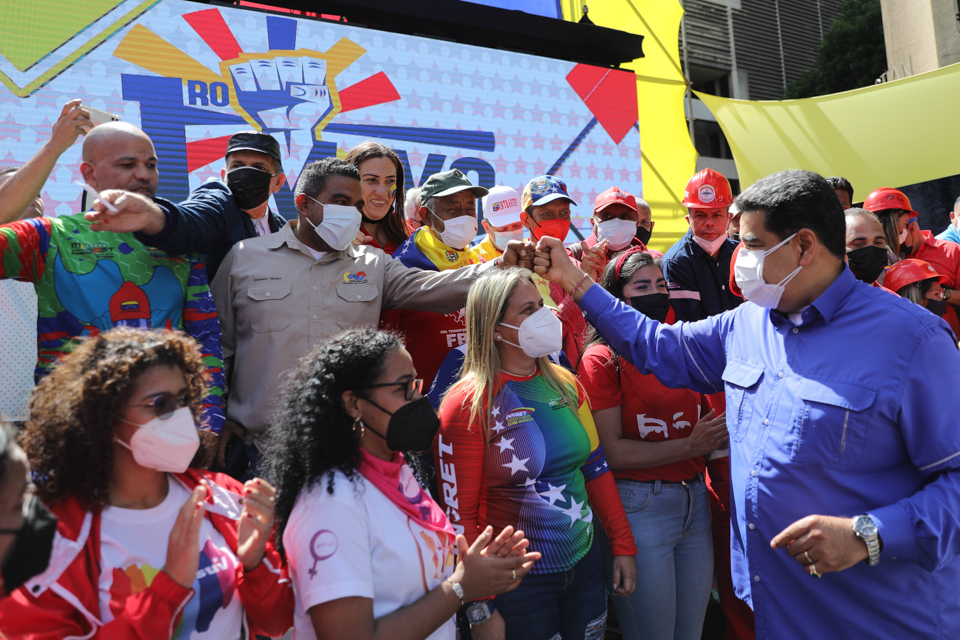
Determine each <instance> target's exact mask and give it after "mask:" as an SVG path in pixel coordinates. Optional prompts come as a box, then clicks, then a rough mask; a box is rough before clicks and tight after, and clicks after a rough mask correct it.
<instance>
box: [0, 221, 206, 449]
mask: <svg viewBox="0 0 960 640" xmlns="http://www.w3.org/2000/svg"><path fill="white" fill-rule="evenodd" d="M0 278H13V279H17V280H21V281H24V282H32V283H33V285H34V288H35V289H36V292H37V300H38V314H37V348H38V359H37V367H36V371H35V376H36V379H37V380H39V379H40V378H42V377H43V376H45V375H46V374H47V373H49V372H50V370H51V369H52V368H53V366H54V364H56V361H57V359H58V358H59V357H60V356H61V355H62V354H64V353H68V352H70V351H71V350H73V348H74V347H75V346H76V345H77V344H78V342H79V339H80V338H83V337H89V336H95V335H98V334H99V333H101V332H103V331H108V330H109V329H112V328H113V327H121V326H122V327H136V328H142V329H180V330H183V331H184V333H186V334H187V335H189V336H191V337H192V338H194V339H195V340H196V341H197V343H198V344H199V345H200V350H201V352H202V354H203V361H204V363H205V364H206V366H207V369H208V371H209V372H210V375H211V387H210V394H209V395H208V396H207V397H206V398H205V399H204V402H203V417H204V422H205V426H206V427H208V428H210V429H212V430H214V431H216V432H219V431H220V429H221V428H222V426H223V402H222V396H223V359H222V353H221V347H220V324H219V322H218V321H217V313H216V308H215V307H214V304H213V297H212V296H211V295H210V289H209V287H208V285H207V272H206V268H205V267H204V263H203V261H202V260H201V259H199V258H197V257H192V256H173V255H170V254H168V253H166V252H163V251H160V250H159V249H153V248H150V247H147V246H145V245H143V244H141V243H140V242H139V241H137V240H136V239H135V238H134V237H133V234H131V233H107V232H96V231H92V230H91V229H90V223H89V222H88V221H87V220H86V219H85V218H84V217H83V214H77V215H73V216H61V217H59V218H32V219H30V220H21V221H18V222H13V223H11V224H7V225H3V226H0Z"/></svg>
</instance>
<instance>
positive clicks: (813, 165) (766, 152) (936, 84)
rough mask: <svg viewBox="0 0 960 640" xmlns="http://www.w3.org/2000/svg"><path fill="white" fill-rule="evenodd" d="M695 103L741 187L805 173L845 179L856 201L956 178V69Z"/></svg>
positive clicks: (959, 75)
mask: <svg viewBox="0 0 960 640" xmlns="http://www.w3.org/2000/svg"><path fill="white" fill-rule="evenodd" d="M697 96H699V97H700V99H702V100H703V101H704V102H705V103H706V105H707V107H709V109H710V111H712V112H713V114H714V115H715V116H716V117H717V120H718V121H719V123H720V127H721V128H722V129H723V133H724V134H725V135H726V137H727V141H728V142H729V143H730V147H731V149H732V150H733V157H734V160H735V161H736V163H737V171H738V172H739V174H740V184H741V185H742V187H743V188H746V187H748V186H750V185H751V184H753V183H754V182H756V180H757V179H758V178H762V177H763V176H766V175H769V174H771V173H774V172H776V171H782V170H784V169H809V170H810V171H815V172H817V173H819V174H821V175H823V176H843V177H845V178H846V179H848V180H849V181H850V182H851V184H853V187H854V189H855V190H856V194H855V196H854V198H855V199H856V200H857V201H862V200H863V199H864V198H865V197H866V196H867V195H868V194H869V193H870V192H871V191H873V190H874V189H877V188H879V187H902V186H907V185H911V184H915V183H917V182H925V181H927V180H935V179H937V178H943V177H946V176H952V175H956V174H958V173H960V138H958V136H957V125H958V122H960V120H958V116H960V64H954V65H951V66H949V67H944V68H942V69H938V70H936V71H931V72H929V73H924V74H921V75H917V76H913V77H910V78H906V79H903V80H897V81H895V82H890V83H887V84H882V85H877V86H873V87H867V88H864V89H856V90H854V91H846V92H844V93H837V94H833V95H829V96H820V97H817V98H806V99H803V100H784V101H780V102H756V101H747V100H730V99H727V98H717V97H715V96H710V95H704V94H700V93H697ZM644 178H646V176H644Z"/></svg>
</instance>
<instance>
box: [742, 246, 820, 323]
mask: <svg viewBox="0 0 960 640" xmlns="http://www.w3.org/2000/svg"><path fill="white" fill-rule="evenodd" d="M795 235H797V234H793V235H792V236H790V237H789V238H787V239H786V240H784V241H783V242H781V243H779V244H778V245H777V246H775V247H773V248H772V249H770V250H769V251H759V250H754V251H751V250H749V249H747V248H746V247H741V248H740V253H738V254H737V262H736V264H735V265H734V267H733V271H734V274H735V275H736V278H737V286H739V287H740V290H741V291H743V297H744V298H746V299H747V300H749V301H750V302H752V303H754V304H755V305H757V306H760V307H766V308H767V309H776V308H777V306H778V305H779V304H780V298H781V297H782V296H783V292H784V290H785V289H786V288H787V283H788V282H790V281H791V280H793V278H794V276H796V275H797V274H798V273H800V269H802V268H803V267H797V268H796V269H794V270H793V271H792V272H791V273H790V275H788V276H787V277H786V278H784V279H783V280H781V281H780V282H779V284H767V283H766V282H764V280H763V261H764V259H765V258H766V257H767V256H768V255H770V254H771V253H773V252H774V251H776V250H777V249H779V248H780V247H782V246H783V245H785V244H787V243H788V242H790V240H791V239H792V238H793V237H794V236H795Z"/></svg>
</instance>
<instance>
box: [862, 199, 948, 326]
mask: <svg viewBox="0 0 960 640" xmlns="http://www.w3.org/2000/svg"><path fill="white" fill-rule="evenodd" d="M863 208H864V209H866V210H868V211H872V212H874V213H875V214H877V217H878V218H879V219H880V222H881V223H883V225H884V232H885V235H887V242H888V244H889V243H890V237H889V236H890V235H892V232H893V229H894V225H895V228H896V230H897V237H896V240H897V241H898V242H899V245H898V246H897V245H895V246H893V247H891V249H893V251H894V253H897V252H899V253H900V255H901V257H904V258H916V259H917V260H923V261H924V262H927V263H929V264H931V265H932V266H933V268H934V269H936V270H937V273H939V274H940V275H941V276H943V281H942V285H943V302H944V303H946V304H931V305H928V306H927V310H928V311H930V312H932V313H935V314H937V315H938V316H941V317H942V318H943V319H944V320H946V321H947V324H949V325H950V328H951V329H953V333H954V334H956V335H960V318H958V317H957V307H958V306H960V290H958V288H960V245H958V244H956V243H954V242H946V241H944V240H937V239H936V238H934V237H933V233H931V232H930V231H921V229H920V225H919V224H918V220H919V217H920V214H919V213H917V212H916V211H914V210H913V208H912V207H911V206H910V199H909V198H908V197H907V196H906V195H905V194H904V193H903V192H902V191H898V190H897V189H891V188H889V187H883V188H881V189H877V190H876V191H874V192H873V193H871V194H870V195H869V196H867V199H866V201H864V203H863ZM884 284H886V283H884ZM937 302H939V301H937Z"/></svg>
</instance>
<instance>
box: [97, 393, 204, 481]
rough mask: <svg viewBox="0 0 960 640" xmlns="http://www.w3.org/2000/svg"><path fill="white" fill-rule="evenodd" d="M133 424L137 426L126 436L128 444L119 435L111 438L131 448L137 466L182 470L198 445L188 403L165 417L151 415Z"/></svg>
mask: <svg viewBox="0 0 960 640" xmlns="http://www.w3.org/2000/svg"><path fill="white" fill-rule="evenodd" d="M125 422H130V421H129V420H125ZM130 424H136V423H135V422H130ZM136 426H137V427H139V428H138V429H137V430H136V431H135V432H134V434H133V437H132V438H130V444H127V443H126V442H124V441H123V440H121V439H120V438H116V439H115V441H116V443H117V444H119V445H120V446H121V447H123V448H124V449H128V450H130V451H132V452H133V459H134V460H136V461H137V464H139V465H140V466H141V467H146V468H147V469H156V470H157V471H164V472H169V473H183V472H184V471H186V470H187V467H189V466H190V461H191V460H193V456H195V455H196V454H197V449H199V448H200V436H199V434H197V424H196V423H195V422H194V421H193V414H192V413H190V407H180V408H179V409H177V410H176V411H174V412H173V415H171V416H170V417H169V418H167V419H166V420H161V419H160V418H154V419H153V420H151V421H150V422H146V423H144V424H138V425H136Z"/></svg>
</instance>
